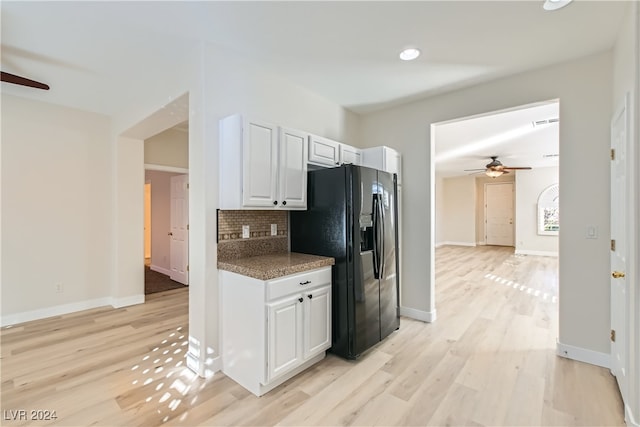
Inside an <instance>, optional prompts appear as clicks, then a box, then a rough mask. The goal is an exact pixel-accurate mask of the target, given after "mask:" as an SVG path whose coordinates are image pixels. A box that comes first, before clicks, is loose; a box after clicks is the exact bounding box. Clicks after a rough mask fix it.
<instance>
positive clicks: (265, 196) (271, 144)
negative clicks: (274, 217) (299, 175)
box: [242, 122, 278, 207]
mask: <svg viewBox="0 0 640 427" xmlns="http://www.w3.org/2000/svg"><path fill="white" fill-rule="evenodd" d="M243 132H244V135H243V144H244V145H243V156H242V158H243V160H242V161H243V165H242V167H243V169H242V174H243V175H242V204H243V205H244V206H255V207H267V206H270V207H273V205H274V202H275V201H276V200H277V197H276V196H277V187H276V186H277V184H278V181H277V178H278V171H277V166H278V145H277V144H278V133H277V129H276V127H275V126H272V125H269V124H265V123H257V122H247V123H245V126H244V128H243Z"/></svg>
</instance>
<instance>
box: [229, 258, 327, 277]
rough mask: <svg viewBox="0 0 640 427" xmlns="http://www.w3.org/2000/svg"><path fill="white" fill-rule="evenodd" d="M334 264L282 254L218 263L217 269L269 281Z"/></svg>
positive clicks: (318, 259) (324, 260)
mask: <svg viewBox="0 0 640 427" xmlns="http://www.w3.org/2000/svg"><path fill="white" fill-rule="evenodd" d="M333 264H335V261H334V259H333V258H329V257H324V256H318V255H308V254H300V253H296V252H283V253H276V254H270V255H259V256H252V257H244V258H237V259H229V260H224V261H218V269H220V270H226V271H231V272H233V273H238V274H242V275H243V276H249V277H253V278H254V279H260V280H271V279H275V278H277V277H282V276H287V275H289V274H295V273H301V272H304V271H308V270H314V269H316V268H321V267H327V266H330V265H333Z"/></svg>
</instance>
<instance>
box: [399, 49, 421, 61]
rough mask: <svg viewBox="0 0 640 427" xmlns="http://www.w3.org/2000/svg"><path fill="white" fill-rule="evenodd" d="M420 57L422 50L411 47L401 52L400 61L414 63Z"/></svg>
mask: <svg viewBox="0 0 640 427" xmlns="http://www.w3.org/2000/svg"><path fill="white" fill-rule="evenodd" d="M418 56H420V49H416V48H415V47H410V48H408V49H405V50H403V51H402V52H400V59H402V60H403V61H412V60H414V59H416V58H417V57H418Z"/></svg>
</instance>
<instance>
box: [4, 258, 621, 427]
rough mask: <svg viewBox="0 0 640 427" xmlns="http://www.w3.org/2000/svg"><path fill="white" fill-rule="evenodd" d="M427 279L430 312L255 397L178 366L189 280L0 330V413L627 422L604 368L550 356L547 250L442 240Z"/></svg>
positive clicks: (115, 418) (204, 419) (306, 421)
mask: <svg viewBox="0 0 640 427" xmlns="http://www.w3.org/2000/svg"><path fill="white" fill-rule="evenodd" d="M436 277H437V278H436V298H437V299H436V301H437V310H438V320H437V321H436V322H435V323H432V324H426V323H422V322H418V321H414V320H411V319H408V318H402V321H401V327H400V330H399V331H397V332H395V333H393V334H392V335H391V336H390V337H389V338H387V339H386V340H385V341H384V342H382V343H380V344H379V345H378V346H376V347H375V348H373V349H372V350H370V351H369V352H367V353H366V354H365V355H363V357H362V358H361V359H360V360H359V361H357V362H352V361H346V360H342V359H339V358H337V357H334V356H332V355H328V356H327V357H326V358H325V359H324V360H323V361H322V362H320V363H319V364H318V365H315V366H314V367H312V368H311V369H309V370H307V371H306V372H304V373H302V374H300V375H298V376H297V377H295V378H293V379H291V380H290V381H288V382H287V383H285V384H283V385H282V386H280V387H278V388H276V389H275V390H273V391H272V392H270V393H268V394H266V395H265V396H263V397H260V398H257V397H255V396H253V395H251V394H250V393H249V392H247V391H246V390H244V389H243V388H241V387H240V386H238V385H237V384H235V383H234V382H233V381H231V380H230V379H229V378H227V377H225V376H224V375H223V374H220V373H218V374H216V375H215V376H213V377H212V378H209V379H202V378H198V377H196V376H194V375H193V374H192V373H190V372H189V371H188V370H187V369H186V368H185V361H184V354H185V351H186V348H187V337H188V324H187V321H188V316H187V302H188V295H187V292H188V290H183V289H180V290H174V291H168V292H163V293H159V294H155V295H149V296H148V298H147V301H148V302H147V303H146V304H144V305H140V306H134V307H128V308H125V309H119V310H115V309H111V308H101V309H95V310H90V311H85V312H81V313H76V314H72V315H66V316H61V317H57V318H52V319H46V320H40V321H35V322H30V323H25V324H21V325H15V326H13V327H7V328H3V329H2V331H1V335H0V339H1V341H0V348H1V358H2V359H1V362H2V365H1V368H2V371H1V379H2V383H1V384H2V393H1V398H2V400H1V409H2V422H1V424H2V425H46V424H55V425H61V426H86V425H110V426H118V425H120V426H123V425H126V426H136V425H138V426H153V425H160V424H165V425H171V426H178V425H189V426H191V425H286V426H293V425H296V426H297V425H412V426H414V425H472V426H477V425H509V426H512V425H527V426H539V425H598V426H621V425H624V423H623V411H622V402H621V399H620V396H619V394H618V392H617V389H616V386H615V379H614V378H613V377H612V376H611V374H610V373H609V371H608V370H606V369H603V368H599V367H595V366H591V365H588V364H584V363H580V362H575V361H571V360H568V359H563V358H560V357H557V356H556V355H555V340H556V337H557V325H558V307H557V303H558V301H557V277H558V276H557V259H554V258H545V257H535V256H515V255H513V249H512V248H499V247H478V248H464V247H443V248H440V249H438V250H437V251H436ZM19 410H26V411H27V413H26V415H27V420H12V418H14V417H16V416H19V414H20V413H19V412H16V411H19ZM31 410H43V411H47V410H49V411H56V416H57V419H56V420H55V422H53V423H51V422H43V421H35V420H32V419H31V415H32V414H31V413H30V411H31ZM41 414H42V413H41Z"/></svg>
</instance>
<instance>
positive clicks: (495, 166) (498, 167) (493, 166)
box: [465, 156, 531, 178]
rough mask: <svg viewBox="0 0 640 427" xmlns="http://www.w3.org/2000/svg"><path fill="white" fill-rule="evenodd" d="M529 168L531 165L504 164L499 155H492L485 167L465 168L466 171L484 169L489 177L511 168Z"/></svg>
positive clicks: (497, 175)
mask: <svg viewBox="0 0 640 427" xmlns="http://www.w3.org/2000/svg"><path fill="white" fill-rule="evenodd" d="M528 169H531V167H529V166H523V167H516V166H505V165H503V164H502V162H501V161H500V160H498V156H491V162H489V163H487V164H486V166H485V169H465V172H473V171H484V173H485V174H486V175H487V176H488V177H491V178H497V177H499V176H500V175H502V174H505V173H509V171H510V170H528Z"/></svg>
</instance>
